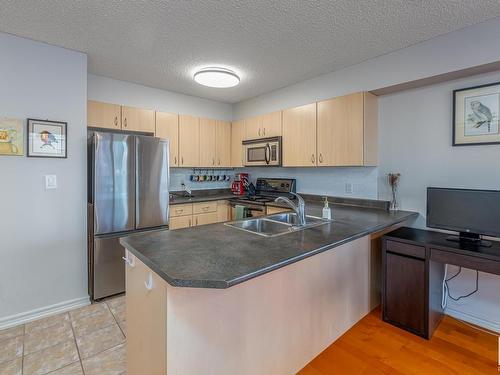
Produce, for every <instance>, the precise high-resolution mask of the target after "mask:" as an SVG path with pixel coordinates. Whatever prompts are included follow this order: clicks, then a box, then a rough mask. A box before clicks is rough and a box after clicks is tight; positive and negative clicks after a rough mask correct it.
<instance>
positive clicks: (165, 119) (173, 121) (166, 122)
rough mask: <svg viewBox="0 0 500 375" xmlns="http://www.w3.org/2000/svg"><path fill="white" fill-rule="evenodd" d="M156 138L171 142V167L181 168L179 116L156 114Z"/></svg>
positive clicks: (163, 113) (164, 113)
mask: <svg viewBox="0 0 500 375" xmlns="http://www.w3.org/2000/svg"><path fill="white" fill-rule="evenodd" d="M155 136H157V137H158V138H166V139H168V140H169V152H170V166H171V167H178V166H179V115H177V114H175V113H166V112H156V130H155Z"/></svg>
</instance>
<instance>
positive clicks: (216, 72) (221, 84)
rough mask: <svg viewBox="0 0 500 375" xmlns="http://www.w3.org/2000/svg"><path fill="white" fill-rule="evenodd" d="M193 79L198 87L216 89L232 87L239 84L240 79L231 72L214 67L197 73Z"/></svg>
mask: <svg viewBox="0 0 500 375" xmlns="http://www.w3.org/2000/svg"><path fill="white" fill-rule="evenodd" d="M193 79H194V80H195V81H196V82H198V83H199V84H200V85H203V86H209V87H217V88H227V87H234V86H236V85H237V84H238V83H240V77H238V75H237V74H236V73H235V72H233V71H232V70H229V69H225V68H215V67H211V68H204V69H201V70H199V71H197V72H196V73H195V74H194V76H193Z"/></svg>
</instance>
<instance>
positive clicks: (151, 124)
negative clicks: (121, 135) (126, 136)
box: [122, 106, 155, 133]
mask: <svg viewBox="0 0 500 375" xmlns="http://www.w3.org/2000/svg"><path fill="white" fill-rule="evenodd" d="M122 130H130V131H137V132H147V133H154V132H155V112H154V111H151V110H149V109H142V108H134V107H124V106H122Z"/></svg>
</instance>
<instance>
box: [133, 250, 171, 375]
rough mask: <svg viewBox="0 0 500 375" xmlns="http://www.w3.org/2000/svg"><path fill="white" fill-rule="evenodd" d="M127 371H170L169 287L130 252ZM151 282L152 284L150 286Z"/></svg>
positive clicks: (154, 374)
mask: <svg viewBox="0 0 500 375" xmlns="http://www.w3.org/2000/svg"><path fill="white" fill-rule="evenodd" d="M127 258H128V259H131V263H132V265H131V264H126V271H125V279H126V291H127V293H126V296H125V298H126V310H127V311H126V313H127V373H128V374H130V375H139V374H151V375H164V374H166V371H167V358H166V353H167V319H166V316H167V293H166V291H167V286H166V283H165V281H164V280H163V279H161V278H160V277H159V276H158V275H156V274H155V273H154V272H152V271H151V270H150V269H149V268H148V267H146V265H144V264H143V263H142V262H141V261H139V260H138V259H137V258H135V257H134V256H133V255H132V254H130V253H129V252H128V251H127ZM146 284H148V285H146Z"/></svg>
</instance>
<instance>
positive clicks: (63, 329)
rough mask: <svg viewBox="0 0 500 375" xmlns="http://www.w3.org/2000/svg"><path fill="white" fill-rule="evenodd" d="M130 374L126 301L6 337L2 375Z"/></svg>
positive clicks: (0, 339)
mask: <svg viewBox="0 0 500 375" xmlns="http://www.w3.org/2000/svg"><path fill="white" fill-rule="evenodd" d="M125 373H126V366H125V296H119V297H112V298H110V299H107V300H105V301H103V302H100V303H94V304H92V305H89V306H85V307H82V308H79V309H75V310H72V311H69V312H66V313H63V314H58V315H54V316H50V317H47V318H44V319H40V320H37V321H34V322H30V323H27V324H23V325H20V326H16V327H12V328H8V329H5V330H1V331H0V374H1V375H35V374H36V375H43V374H50V375H121V374H125Z"/></svg>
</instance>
